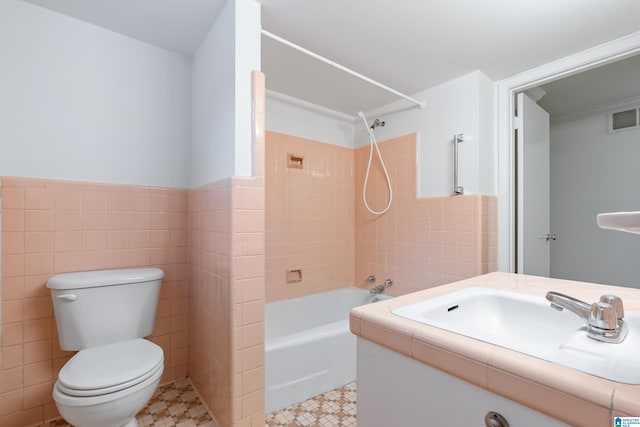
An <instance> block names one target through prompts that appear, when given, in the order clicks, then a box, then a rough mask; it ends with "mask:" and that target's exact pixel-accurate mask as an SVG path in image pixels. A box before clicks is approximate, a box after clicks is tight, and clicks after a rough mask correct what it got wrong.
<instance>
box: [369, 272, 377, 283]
mask: <svg viewBox="0 0 640 427" xmlns="http://www.w3.org/2000/svg"><path fill="white" fill-rule="evenodd" d="M367 282H369V283H375V282H376V276H374V275H373V274H371V275H370V276H369V277H367Z"/></svg>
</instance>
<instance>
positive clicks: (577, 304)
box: [546, 292, 629, 343]
mask: <svg viewBox="0 0 640 427" xmlns="http://www.w3.org/2000/svg"><path fill="white" fill-rule="evenodd" d="M546 298H547V300H549V301H550V302H551V308H554V309H556V310H558V311H562V310H563V309H567V310H569V311H571V312H573V313H575V314H577V315H578V316H580V317H581V318H582V319H583V320H584V321H585V322H586V324H587V336H588V337H589V338H593V339H594V340H597V341H603V342H608V343H620V342H622V341H623V340H624V339H625V338H626V336H627V333H628V332H629V329H628V327H627V324H626V322H625V321H624V307H623V305H622V300H621V299H620V298H619V297H617V296H615V295H602V296H601V297H600V301H598V302H594V303H593V304H588V303H586V302H584V301H580V300H579V299H576V298H573V297H570V296H569V295H564V294H561V293H559V292H547V296H546Z"/></svg>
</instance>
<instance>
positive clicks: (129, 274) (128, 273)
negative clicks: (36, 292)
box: [47, 268, 164, 289]
mask: <svg viewBox="0 0 640 427" xmlns="http://www.w3.org/2000/svg"><path fill="white" fill-rule="evenodd" d="M163 277H164V271H162V270H161V269H159V268H121V269H115V270H95V271H79V272H75V273H64V274H58V275H55V276H53V277H52V278H50V279H49V280H48V281H47V288H49V289H82V288H95V287H98V286H112V285H126V284H129V283H143V282H151V281H154V280H160V279H162V278H163Z"/></svg>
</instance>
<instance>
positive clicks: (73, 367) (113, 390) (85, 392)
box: [53, 339, 164, 427]
mask: <svg viewBox="0 0 640 427" xmlns="http://www.w3.org/2000/svg"><path fill="white" fill-rule="evenodd" d="M163 371H164V357H163V354H162V349H161V348H160V347H158V346H157V345H156V344H154V343H152V342H150V341H147V340H144V339H133V340H129V341H124V342H119V343H115V344H109V345H105V346H100V347H92V348H89V349H86V350H81V351H80V352H78V353H77V354H76V355H75V356H73V357H72V358H71V360H69V362H67V363H66V364H65V366H63V368H62V370H61V371H60V373H59V375H58V381H56V384H55V386H54V389H53V399H54V401H55V402H56V406H57V407H58V410H59V411H60V415H62V416H63V418H64V419H65V420H67V421H68V422H69V423H71V424H72V425H73V426H75V427H85V426H86V427H120V426H126V427H134V426H137V425H138V423H137V421H136V420H135V415H136V414H137V413H138V412H139V411H140V410H141V409H142V408H143V407H144V406H145V405H146V404H147V402H148V401H149V399H151V397H152V396H153V393H154V392H155V390H156V388H157V387H158V384H159V382H160V378H161V377H162V372H163Z"/></svg>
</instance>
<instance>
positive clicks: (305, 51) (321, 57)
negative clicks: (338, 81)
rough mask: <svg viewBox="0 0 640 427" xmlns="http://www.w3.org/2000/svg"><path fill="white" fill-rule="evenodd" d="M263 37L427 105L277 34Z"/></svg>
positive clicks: (401, 96)
mask: <svg viewBox="0 0 640 427" xmlns="http://www.w3.org/2000/svg"><path fill="white" fill-rule="evenodd" d="M262 35H263V36H265V37H268V38H270V39H272V40H275V41H277V42H278V43H282V44H283V45H285V46H288V47H290V48H292V49H295V50H297V51H298V52H301V53H304V54H305V55H308V56H310V57H312V58H315V59H317V60H318V61H322V62H324V63H325V64H329V65H331V66H332V67H334V68H337V69H338V70H340V71H344V72H345V73H347V74H350V75H352V76H353V77H356V78H358V79H360V80H363V81H365V82H367V83H370V84H372V85H374V86H377V87H379V88H380V89H382V90H386V91H387V92H390V93H392V94H394V95H396V96H399V97H400V98H403V99H405V100H407V101H409V102H411V103H413V104H416V107H419V108H424V107H425V105H426V103H425V102H424V101H420V100H419V99H415V98H412V97H410V96H409V95H405V94H404V93H402V92H399V91H397V90H395V89H393V88H390V87H389V86H387V85H384V84H382V83H380V82H377V81H375V80H373V79H372V78H369V77H367V76H365V75H363V74H360V73H358V72H357V71H353V70H351V69H349V68H347V67H345V66H344V65H340V64H338V63H337V62H334V61H332V60H330V59H327V58H325V57H324V56H321V55H318V54H317V53H315V52H312V51H310V50H309V49H305V48H304V47H302V46H299V45H297V44H295V43H293V42H290V41H289V40H286V39H283V38H282V37H279V36H276V35H275V34H273V33H270V32H269V31H266V30H262Z"/></svg>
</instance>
